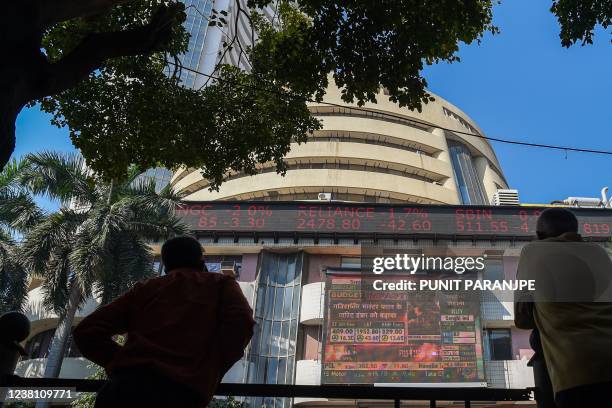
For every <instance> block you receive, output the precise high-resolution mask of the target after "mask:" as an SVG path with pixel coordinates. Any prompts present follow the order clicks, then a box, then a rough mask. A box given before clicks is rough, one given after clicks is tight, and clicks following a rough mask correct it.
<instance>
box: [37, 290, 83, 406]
mask: <svg viewBox="0 0 612 408" xmlns="http://www.w3.org/2000/svg"><path fill="white" fill-rule="evenodd" d="M80 300H81V289H80V287H79V285H78V284H77V283H76V282H75V283H73V284H72V288H71V289H70V299H69V300H68V306H67V308H66V312H65V313H64V315H63V316H61V317H60V320H59V324H58V325H57V328H56V329H55V334H54V335H53V341H52V342H51V349H50V350H49V356H48V357H47V365H46V366H45V374H44V377H45V378H57V377H59V373H60V370H61V368H62V362H63V361H64V353H65V352H66V346H67V344H68V337H70V333H71V332H72V324H73V322H74V316H75V315H76V312H77V310H78V308H79V303H80ZM49 405H50V404H49V402H38V403H36V408H47V407H49Z"/></svg>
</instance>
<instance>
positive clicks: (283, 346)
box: [279, 320, 291, 356]
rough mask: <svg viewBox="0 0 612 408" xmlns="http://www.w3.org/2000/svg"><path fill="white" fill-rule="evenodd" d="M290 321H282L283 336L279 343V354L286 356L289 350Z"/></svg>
mask: <svg viewBox="0 0 612 408" xmlns="http://www.w3.org/2000/svg"><path fill="white" fill-rule="evenodd" d="M290 324H291V322H290V321H288V320H287V321H284V322H282V323H281V337H280V343H279V355H281V356H286V355H287V352H288V351H289V325H290Z"/></svg>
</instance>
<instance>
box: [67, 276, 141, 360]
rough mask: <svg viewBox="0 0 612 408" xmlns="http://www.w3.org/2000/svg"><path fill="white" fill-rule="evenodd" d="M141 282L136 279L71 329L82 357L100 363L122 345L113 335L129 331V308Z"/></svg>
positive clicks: (111, 356) (108, 358)
mask: <svg viewBox="0 0 612 408" xmlns="http://www.w3.org/2000/svg"><path fill="white" fill-rule="evenodd" d="M140 286H142V284H141V283H137V284H136V286H134V287H133V288H132V289H131V290H130V291H128V292H127V293H125V294H124V295H123V296H120V297H119V298H117V299H115V301H113V302H111V303H109V304H107V305H104V306H101V307H99V308H98V309H97V310H96V311H95V312H93V313H92V314H90V315H89V316H87V317H86V318H85V319H83V321H81V323H79V325H78V326H77V327H76V328H75V329H74V331H73V333H72V336H73V338H74V341H75V342H76V344H77V346H78V347H79V350H80V351H81V354H83V356H84V357H86V358H87V359H89V360H91V361H93V362H94V363H96V364H98V365H99V366H102V367H106V366H107V365H108V363H110V361H111V360H112V359H113V357H114V356H115V354H116V353H117V352H118V351H119V350H120V349H121V346H119V345H118V344H117V342H115V341H114V340H113V338H112V337H113V336H114V335H116V334H123V333H126V332H127V331H128V324H129V316H130V313H129V311H130V308H131V306H132V302H133V299H134V293H135V292H136V291H137V290H138V288H140Z"/></svg>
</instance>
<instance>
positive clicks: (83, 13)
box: [38, 0, 134, 28]
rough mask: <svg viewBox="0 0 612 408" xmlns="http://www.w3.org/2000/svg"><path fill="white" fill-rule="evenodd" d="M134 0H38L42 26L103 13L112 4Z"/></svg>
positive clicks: (112, 5)
mask: <svg viewBox="0 0 612 408" xmlns="http://www.w3.org/2000/svg"><path fill="white" fill-rule="evenodd" d="M130 1H134V0H38V4H39V7H40V16H41V23H42V27H43V28H46V27H50V26H52V25H53V24H56V23H59V22H62V21H66V20H71V19H73V18H79V17H91V16H94V15H97V14H100V13H104V12H106V11H107V10H109V9H111V8H112V7H114V6H117V5H119V4H122V3H128V2H130Z"/></svg>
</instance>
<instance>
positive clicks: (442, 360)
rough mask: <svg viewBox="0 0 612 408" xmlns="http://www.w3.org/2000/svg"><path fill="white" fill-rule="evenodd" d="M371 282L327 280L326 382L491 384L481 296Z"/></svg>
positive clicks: (358, 278)
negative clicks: (393, 287) (396, 288)
mask: <svg viewBox="0 0 612 408" xmlns="http://www.w3.org/2000/svg"><path fill="white" fill-rule="evenodd" d="M370 279H373V278H372V277H366V276H363V275H361V276H342V275H328V276H327V281H326V284H325V302H326V307H325V323H324V330H325V331H324V335H323V358H322V360H323V361H322V367H321V369H322V373H321V382H322V383H323V384H381V385H382V384H440V383H443V384H453V385H455V386H462V385H463V386H484V385H486V382H485V381H486V380H485V374H484V361H483V350H482V339H481V335H480V333H481V326H480V304H479V296H478V293H477V292H474V291H470V292H465V291H463V292H461V291H453V292H444V291H420V292H414V293H410V292H408V291H376V290H373V289H372V284H371V282H369V280H370ZM393 279H400V278H399V277H396V278H389V279H388V280H389V281H390V280H393ZM402 279H416V278H415V277H414V276H404V277H402Z"/></svg>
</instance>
